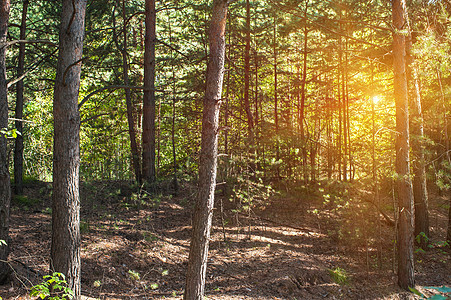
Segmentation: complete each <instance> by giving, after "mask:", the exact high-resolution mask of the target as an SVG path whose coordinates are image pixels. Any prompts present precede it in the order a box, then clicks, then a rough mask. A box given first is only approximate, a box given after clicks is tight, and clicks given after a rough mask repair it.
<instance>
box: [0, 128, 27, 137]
mask: <svg viewBox="0 0 451 300" xmlns="http://www.w3.org/2000/svg"><path fill="white" fill-rule="evenodd" d="M2 135H3V136H4V137H5V138H13V139H15V138H17V136H18V135H22V134H21V133H20V132H19V131H17V129H15V128H13V129H6V128H0V137H1V136H2Z"/></svg>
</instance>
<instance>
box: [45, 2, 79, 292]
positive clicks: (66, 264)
mask: <svg viewBox="0 0 451 300" xmlns="http://www.w3.org/2000/svg"><path fill="white" fill-rule="evenodd" d="M85 12H86V0H63V6H62V14H61V27H60V28H61V29H60V38H59V40H60V42H59V55H58V64H57V73H56V81H55V89H54V100H53V118H54V127H55V129H54V153H53V197H52V200H53V201H52V212H53V214H52V247H51V262H50V269H51V270H52V271H56V272H60V273H63V274H65V275H66V279H67V282H68V287H69V288H71V289H72V290H73V291H74V293H75V299H77V300H78V299H80V293H81V291H80V289H81V286H80V274H81V272H80V269H81V264H80V247H81V245H80V243H81V241H80V197H79V177H78V174H79V166H80V136H79V131H80V114H79V111H78V92H79V88H80V73H81V58H82V53H83V38H84V27H85V26H84V25H85V24H84V23H85Z"/></svg>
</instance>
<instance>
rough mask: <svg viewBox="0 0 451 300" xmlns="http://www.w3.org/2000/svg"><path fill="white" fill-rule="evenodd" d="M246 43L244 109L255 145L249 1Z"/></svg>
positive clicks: (251, 139) (247, 5) (247, 0)
mask: <svg viewBox="0 0 451 300" xmlns="http://www.w3.org/2000/svg"><path fill="white" fill-rule="evenodd" d="M245 40H246V42H245V47H244V109H245V110H246V116H247V128H248V131H249V139H250V142H251V144H253V142H254V141H253V135H254V134H253V130H254V119H253V116H252V111H251V106H250V104H249V85H250V84H249V83H250V68H251V64H250V57H251V56H250V51H251V11H250V4H249V0H246V39H245Z"/></svg>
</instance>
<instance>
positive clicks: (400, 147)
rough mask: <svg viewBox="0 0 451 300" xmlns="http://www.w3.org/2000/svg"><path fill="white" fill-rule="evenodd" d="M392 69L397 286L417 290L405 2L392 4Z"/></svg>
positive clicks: (394, 0)
mask: <svg viewBox="0 0 451 300" xmlns="http://www.w3.org/2000/svg"><path fill="white" fill-rule="evenodd" d="M392 10H393V26H394V29H395V31H394V32H393V67H394V93H395V103H396V132H397V135H396V144H395V147H396V173H397V182H396V184H397V190H398V220H399V221H398V226H399V228H398V237H397V245H398V284H399V286H400V287H401V288H403V289H406V290H408V288H409V287H414V286H415V278H414V261H413V259H414V257H413V223H414V211H413V209H414V207H413V192H412V183H411V179H410V157H409V111H408V108H409V107H408V93H407V78H406V59H405V56H406V43H405V36H404V35H403V34H402V33H401V32H400V31H401V30H402V29H404V27H405V26H406V20H405V14H406V5H405V1H404V0H393V2H392Z"/></svg>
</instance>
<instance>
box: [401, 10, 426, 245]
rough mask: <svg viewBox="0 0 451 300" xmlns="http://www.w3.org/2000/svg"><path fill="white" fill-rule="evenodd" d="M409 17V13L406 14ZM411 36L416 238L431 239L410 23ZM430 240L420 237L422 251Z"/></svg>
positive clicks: (409, 59)
mask: <svg viewBox="0 0 451 300" xmlns="http://www.w3.org/2000/svg"><path fill="white" fill-rule="evenodd" d="M406 16H407V13H406ZM406 19H407V22H408V24H409V26H408V28H409V36H408V39H407V41H406V55H407V59H406V63H407V65H406V67H407V78H408V81H409V82H410V83H411V86H412V88H411V89H410V90H411V93H410V95H411V97H410V98H411V99H410V106H411V110H410V111H411V112H412V120H411V122H410V125H411V128H410V132H411V134H412V136H413V139H412V155H413V170H412V171H413V175H414V176H413V198H414V202H415V206H414V209H415V229H414V236H418V235H420V233H424V234H425V235H426V237H428V238H429V212H428V193H427V185H426V164H425V157H424V155H425V146H424V118H423V111H422V108H421V92H420V83H419V79H418V71H417V69H416V67H415V66H414V65H413V61H414V58H413V56H412V53H411V48H412V31H411V28H410V22H409V20H408V18H407V17H406ZM427 242H428V239H427V238H424V237H422V236H420V246H421V248H422V249H424V250H426V249H427Z"/></svg>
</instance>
